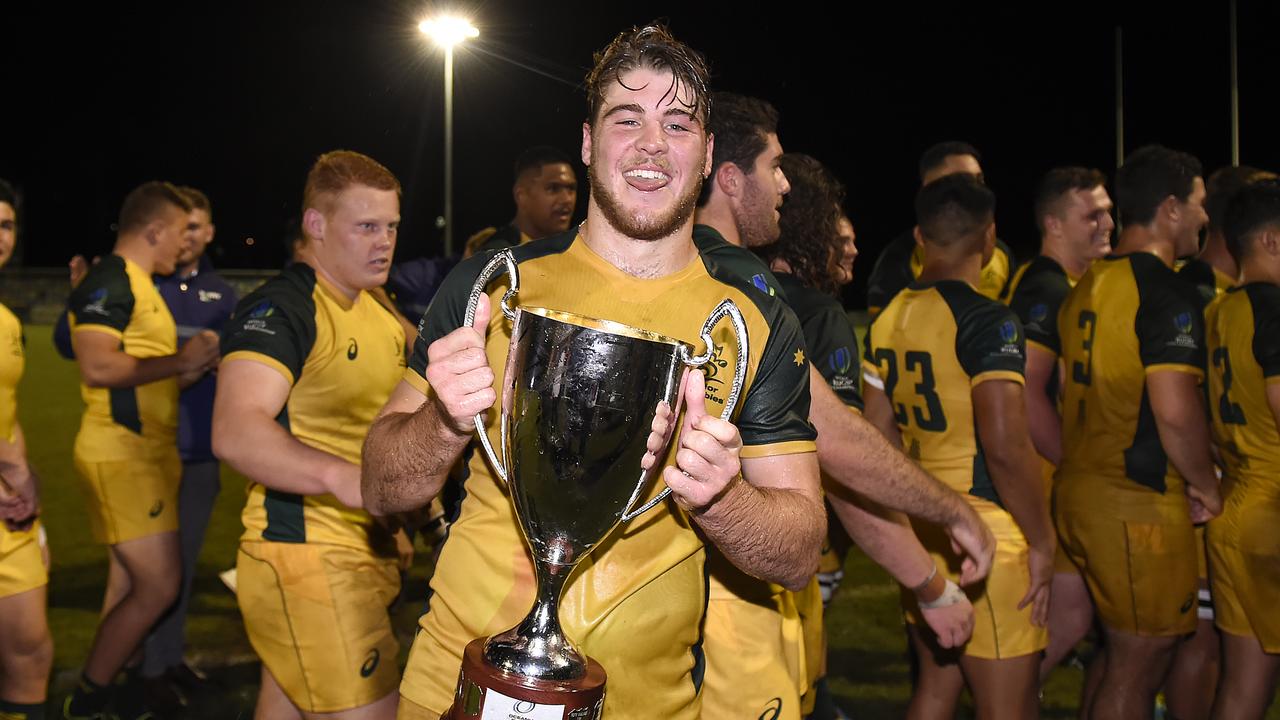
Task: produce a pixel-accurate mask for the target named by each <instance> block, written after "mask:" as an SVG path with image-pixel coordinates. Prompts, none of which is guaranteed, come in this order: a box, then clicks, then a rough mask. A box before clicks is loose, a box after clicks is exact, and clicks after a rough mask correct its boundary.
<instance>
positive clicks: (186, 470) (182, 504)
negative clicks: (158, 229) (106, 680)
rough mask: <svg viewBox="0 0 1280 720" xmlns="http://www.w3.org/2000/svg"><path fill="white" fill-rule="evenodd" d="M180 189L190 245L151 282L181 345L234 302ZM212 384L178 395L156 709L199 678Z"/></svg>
mask: <svg viewBox="0 0 1280 720" xmlns="http://www.w3.org/2000/svg"><path fill="white" fill-rule="evenodd" d="M181 190H182V192H183V193H184V194H185V195H186V196H187V200H188V201H189V202H190V203H191V206H192V210H191V214H190V216H189V217H188V219H187V228H186V234H187V247H186V249H185V250H184V251H183V252H182V254H181V255H179V256H178V268H177V271H175V272H174V273H173V274H172V275H169V276H167V277H157V278H156V279H155V280H156V287H157V288H158V289H159V290H160V295H161V297H163V298H164V302H165V304H166V305H168V306H169V312H171V313H172V314H173V319H174V321H175V322H176V323H177V325H178V344H179V345H181V344H182V343H185V342H186V341H187V339H188V338H191V337H192V336H194V335H195V334H197V333H199V332H200V331H201V330H205V329H209V330H213V331H214V332H217V333H221V332H222V327H223V325H225V324H226V322H227V320H228V319H229V318H230V317H231V313H232V311H233V310H235V307H236V301H237V300H238V298H237V296H236V291H235V289H234V288H232V287H231V286H230V285H228V284H227V282H226V281H225V280H223V279H222V278H220V277H218V275H217V273H215V272H214V270H213V264H212V263H211V262H210V261H209V259H208V258H207V257H205V254H204V252H205V249H206V248H208V247H209V243H211V242H212V241H213V235H214V226H213V219H212V208H211V206H210V205H209V198H207V197H205V195H204V193H202V192H200V191H199V190H196V189H195V188H190V187H183V188H181ZM216 382H217V381H216V378H215V377H214V375H213V373H208V374H206V375H205V376H204V377H203V378H201V379H200V380H198V381H196V382H195V383H194V384H192V385H191V386H189V387H188V388H187V389H185V390H183V391H182V394H181V395H180V396H179V398H178V453H179V455H180V456H181V457H182V487H181V490H180V491H179V495H178V535H179V537H180V538H181V541H182V585H181V593H180V594H179V596H178V601H177V602H176V603H175V604H174V606H173V608H172V609H170V611H169V613H168V614H166V615H165V616H164V617H162V618H161V619H160V622H159V623H157V624H156V626H155V628H154V629H153V630H152V632H151V636H150V637H149V638H147V643H146V650H145V655H144V660H143V665H142V674H143V677H144V678H145V679H146V685H147V696H148V701H149V702H150V703H151V705H152V707H153V708H156V709H163V708H164V706H166V705H167V706H168V707H169V708H173V707H174V706H175V705H186V704H187V702H188V701H189V700H190V696H191V695H192V694H193V693H194V692H195V691H196V690H198V689H199V687H200V685H201V684H202V682H203V680H204V677H203V676H202V675H201V674H200V673H199V671H197V670H193V669H192V668H191V667H190V666H188V665H187V664H186V662H185V661H184V660H183V657H182V656H183V650H184V649H185V646H186V622H187V606H188V604H189V602H190V600H191V585H192V580H193V579H194V578H195V572H196V560H197V558H198V557H199V556H200V546H201V545H202V544H203V543H204V533H205V529H206V528H207V527H208V525H209V516H210V514H212V512H213V505H214V502H215V500H216V499H217V497H218V491H219V489H220V487H221V482H220V480H219V477H218V474H219V464H218V460H217V458H215V457H214V456H213V451H212V450H211V449H210V441H209V435H210V432H211V422H212V419H213V394H214V389H215V387H216Z"/></svg>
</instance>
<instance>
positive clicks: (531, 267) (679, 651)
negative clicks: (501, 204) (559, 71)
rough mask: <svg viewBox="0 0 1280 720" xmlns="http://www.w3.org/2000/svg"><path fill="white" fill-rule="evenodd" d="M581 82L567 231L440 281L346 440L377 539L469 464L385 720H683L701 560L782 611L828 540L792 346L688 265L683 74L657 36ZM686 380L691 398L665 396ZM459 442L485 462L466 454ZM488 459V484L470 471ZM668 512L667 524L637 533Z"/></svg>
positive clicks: (689, 704) (785, 320)
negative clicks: (584, 206)
mask: <svg viewBox="0 0 1280 720" xmlns="http://www.w3.org/2000/svg"><path fill="white" fill-rule="evenodd" d="M597 58H598V60H597V63H596V67H595V68H594V69H593V71H592V72H591V74H590V75H589V76H588V78H587V87H588V92H589V109H590V114H589V118H588V121H587V122H586V123H584V126H583V143H582V158H583V161H584V162H585V163H586V164H587V165H588V169H589V175H590V181H591V196H590V202H589V206H588V213H587V220H586V222H585V223H584V224H583V225H582V226H581V227H580V228H579V229H578V231H577V232H571V233H567V234H565V235H561V236H557V237H553V238H548V239H546V240H543V241H540V242H538V243H531V244H529V245H525V246H521V247H519V248H513V249H510V250H507V251H504V252H503V253H501V254H498V255H494V254H492V253H484V254H481V255H478V256H476V257H475V258H472V259H470V260H468V261H465V262H464V263H463V264H462V265H460V266H459V267H458V268H457V269H456V270H455V271H454V272H453V273H452V274H451V276H450V277H449V279H447V280H446V282H445V285H444V287H443V288H442V289H441V293H440V295H439V296H438V297H437V299H436V301H435V302H434V303H433V306H432V308H431V309H430V311H429V312H428V314H427V316H426V317H425V318H424V319H423V322H422V323H421V325H420V334H421V337H420V339H419V341H418V343H417V345H416V348H415V351H414V356H413V358H412V359H411V361H410V368H409V370H408V371H407V372H406V374H405V379H404V381H402V382H401V383H400V385H399V386H398V387H397V388H396V389H395V391H394V392H393V393H392V395H391V398H390V400H389V401H388V403H387V405H386V407H385V408H384V409H383V413H382V416H381V417H380V418H379V419H378V420H377V421H376V422H375V423H374V425H373V426H372V427H371V429H370V432H369V436H368V439H367V440H366V446H365V452H364V458H365V464H364V467H363V477H362V481H363V484H362V487H363V491H364V501H365V504H366V506H367V507H369V508H370V509H371V510H372V511H373V512H375V513H392V512H399V511H403V510H409V509H413V508H417V507H421V506H422V505H424V504H426V503H427V502H428V501H429V500H430V499H431V498H432V497H434V496H435V495H436V494H437V493H438V492H439V490H440V487H441V485H442V484H443V482H444V479H445V476H446V474H447V472H448V470H449V468H450V467H451V466H452V465H453V464H454V463H455V462H456V461H457V460H458V459H459V458H463V457H464V452H466V453H468V455H467V456H466V457H465V462H466V463H467V470H468V477H467V479H466V480H465V482H464V485H463V491H464V500H463V502H462V504H461V507H460V510H459V515H458V517H457V519H456V521H455V522H454V523H453V525H452V527H451V529H450V533H449V538H448V540H447V541H446V542H445V544H444V547H443V550H442V552H441V557H440V560H439V563H438V565H437V569H436V572H435V575H434V577H433V579H432V583H431V585H432V597H431V601H430V606H429V609H428V612H427V613H426V614H425V615H424V616H423V618H422V620H421V629H420V631H419V633H418V635H417V637H416V639H415V642H414V646H413V650H412V652H411V654H410V658H409V665H408V668H407V669H406V673H405V680H404V682H403V683H402V685H401V695H402V699H401V704H400V711H399V717H401V718H432V720H434V719H435V718H438V717H440V716H441V714H442V713H445V712H448V713H449V715H448V716H449V717H480V716H481V715H480V713H481V712H482V711H483V712H484V717H490V716H495V717H496V716H499V715H497V714H492V715H491V713H501V715H500V716H501V717H529V718H543V717H547V718H566V717H572V718H589V717H598V716H599V713H600V712H601V711H603V712H604V713H606V714H607V715H608V716H609V717H611V718H625V717H632V716H639V714H640V713H641V712H643V714H644V715H645V716H646V717H650V716H663V717H672V718H695V717H697V716H698V714H699V696H698V688H699V684H700V682H701V667H702V660H701V653H700V648H699V640H700V631H699V625H700V622H701V620H702V615H703V612H704V610H705V607H706V598H705V591H706V590H705V576H704V561H705V548H704V543H705V542H710V543H712V544H714V545H715V546H716V547H717V548H718V549H719V550H720V551H721V553H723V554H724V555H725V557H727V558H728V559H729V560H730V561H731V562H733V563H735V564H736V565H738V566H739V567H740V568H742V569H743V570H744V571H746V572H748V573H750V574H751V575H753V576H756V577H759V578H761V579H764V580H767V581H770V582H775V583H778V584H780V585H783V586H786V587H789V588H793V589H796V588H800V587H803V586H804V584H805V583H807V582H808V580H809V578H810V577H811V576H812V574H813V572H814V570H815V568H816V565H817V558H818V552H819V549H820V546H821V542H822V537H823V535H824V533H825V530H826V523H825V513H824V512H823V509H822V504H821V500H820V496H819V491H818V468H817V461H816V457H815V454H814V437H815V434H814V431H813V429H812V427H811V426H810V425H809V423H808V421H807V419H806V418H807V414H808V405H809V394H808V372H809V368H808V361H807V358H806V357H805V352H804V346H803V340H802V335H801V332H800V328H799V325H798V323H797V321H796V319H795V316H794V315H793V314H792V313H791V312H790V311H789V310H787V309H786V308H785V307H784V306H783V305H782V304H781V303H780V302H779V301H777V299H776V298H770V297H767V296H765V295H763V294H762V293H759V292H754V291H752V289H751V286H750V285H749V281H747V280H740V279H739V278H738V275H736V274H733V273H732V272H731V271H730V270H728V269H726V268H724V267H722V266H721V265H720V264H718V263H716V262H712V261H709V260H707V259H706V258H704V257H702V256H701V255H700V254H699V252H698V250H697V248H696V247H695V245H694V243H693V239H692V229H693V207H694V202H695V200H696V198H697V195H698V191H699V188H700V186H701V183H702V181H703V179H704V178H705V177H706V174H707V173H708V172H709V171H710V167H711V149H712V147H711V143H712V140H711V138H710V137H709V136H708V134H707V131H706V120H707V115H708V111H709V108H708V94H707V89H706V87H707V85H706V82H707V70H706V65H705V63H704V62H703V60H702V58H701V57H700V56H698V55H697V54H696V53H695V52H693V51H692V50H690V49H689V48H688V47H686V46H684V45H683V44H681V43H679V42H678V41H676V40H675V39H674V38H672V37H671V36H670V35H669V34H668V33H667V31H666V30H665V29H663V28H659V27H646V28H642V29H636V30H631V31H628V32H625V33H623V34H621V35H620V36H619V37H618V38H616V39H615V40H614V42H613V43H612V44H611V45H610V46H609V47H608V48H606V49H605V50H604V51H603V52H602V53H601V54H599V55H598V56H597ZM504 268H505V269H506V271H507V275H506V277H505V278H498V279H496V280H493V281H492V282H489V280H490V278H491V277H492V275H493V274H494V273H495V272H496V271H498V270H501V269H504ZM726 301H728V302H726ZM510 303H515V304H516V305H517V306H518V309H517V310H514V311H513V310H512V307H511V305H510ZM497 304H500V307H501V310H502V312H501V313H497V312H493V313H491V312H490V308H491V307H493V306H494V305H497ZM464 308H465V310H464ZM495 309H496V308H495ZM722 315H728V316H729V317H730V319H732V322H731V323H730V322H719V323H717V322H715V321H716V320H717V319H718V318H720V316H722ZM504 316H506V318H514V319H515V328H514V329H512V328H511V324H510V323H508V322H507V319H506V318H504ZM709 316H710V317H709ZM531 318H532V319H531ZM594 318H600V319H599V320H597V319H594ZM530 327H533V328H536V329H538V330H540V332H529V331H528V329H529V328H530ZM583 338H586V341H585V342H584V340H583ZM654 347H669V348H675V349H674V350H672V351H671V356H672V357H673V358H677V359H678V360H677V361H676V362H675V364H674V366H673V365H671V363H667V364H662V363H659V362H657V361H656V360H655V362H653V363H652V365H653V367H652V368H650V367H639V368H637V367H635V366H636V365H638V364H639V363H638V361H637V358H647V357H650V356H653V357H657V358H659V359H662V358H663V354H662V352H658V351H654V350H652V348H654ZM694 354H698V355H697V356H696V357H691V356H692V355H694ZM597 361H599V362H597ZM597 365H599V366H600V367H601V368H603V371H602V373H603V374H601V375H599V376H591V377H590V378H589V379H588V378H587V376H589V375H591V373H593V372H595V371H596V370H597V367H596V366H597ZM659 365H661V367H658V366H659ZM684 365H692V366H701V368H702V372H689V373H687V375H686V377H685V378H684V379H683V380H681V377H680V373H681V369H682V367H683V366H684ZM664 372H665V375H664V374H663V373H664ZM610 373H614V375H613V377H615V378H616V382H612V383H611V382H608V378H609V377H610ZM655 378H656V379H657V380H658V382H654V379H655ZM664 380H665V381H666V382H665V384H664V382H662V381H664ZM650 387H652V388H656V389H654V390H652V391H649V392H646V389H647V388H650ZM497 388H502V390H503V392H502V393H501V396H502V401H501V402H500V403H499V402H498V398H499V393H498V392H497V391H496V389H497ZM664 402H665V403H667V404H665V405H664V404H663V403H664ZM682 405H685V406H687V411H686V412H685V413H684V414H683V416H681V415H680V412H681V406H682ZM735 409H736V414H730V413H731V412H732V411H733V410H735ZM673 410H674V412H673ZM486 412H487V413H488V416H487V418H485V417H484V415H483V413H486ZM582 413H588V414H590V419H588V420H586V421H583V419H582V417H580V414H582ZM722 413H724V414H730V417H731V418H732V419H733V422H732V423H731V422H729V421H726V420H724V419H721V418H720V417H719V416H720V415H721V414H722ZM476 418H480V422H481V428H480V429H481V430H482V431H483V434H482V435H481V438H482V440H483V441H485V443H482V444H485V450H486V453H480V452H474V446H472V439H473V437H474V434H475V431H476ZM601 418H605V419H606V420H605V421H603V422H602V421H601ZM530 425H536V426H537V427H536V428H535V429H534V430H528V428H529V427H530ZM677 428H678V429H679V432H678V434H676V435H675V438H674V439H673V440H672V439H671V435H672V434H673V432H674V431H675V430H676V429H677ZM668 441H670V442H669V444H668ZM486 443H487V444H486ZM489 445H493V446H498V447H500V448H501V453H502V459H501V460H499V459H497V458H492V455H491V454H490V458H491V459H488V460H487V459H486V454H488V451H489ZM469 448H472V449H471V450H469ZM616 448H622V450H621V451H617V452H616V453H615V449H616ZM611 454H617V455H618V456H619V460H618V461H617V462H614V461H608V462H603V461H601V462H597V461H598V460H599V459H600V458H601V457H603V456H610V455H611ZM606 465H607V467H605V466H606ZM530 467H532V468H533V469H530ZM550 469H555V470H558V473H555V472H548V470H550ZM598 470H608V471H609V472H596V471H598ZM659 471H660V472H661V475H662V480H661V481H658V479H657V475H658V473H659ZM495 476H496V477H495ZM579 476H580V477H579ZM637 476H639V478H640V480H639V484H638V485H637V480H636V477H637ZM504 479H505V483H504V481H503V480H504ZM570 479H571V480H573V481H572V482H569V481H568V480H570ZM664 484H665V489H664V488H663V486H664ZM601 487H604V488H605V489H604V490H601V489H600V488H601ZM613 487H620V488H622V490H621V492H615V491H614V490H612V489H611V488H613ZM659 490H663V493H662V494H660V493H659ZM667 491H669V492H670V493H671V494H672V495H673V500H674V501H675V502H674V504H670V503H668V504H660V505H658V507H657V508H656V509H654V510H652V511H649V512H647V513H645V514H643V516H641V513H643V512H644V511H645V510H646V509H647V508H649V507H651V506H652V502H653V501H655V500H658V499H660V498H661V497H663V495H664V494H665V492H667ZM508 493H509V494H510V495H511V496H512V497H511V498H508V497H507V495H508ZM610 493H611V494H612V495H613V496H614V497H613V498H611V499H612V500H613V504H612V505H608V504H607V503H606V502H605V501H604V500H603V499H602V498H604V497H605V495H607V494H610ZM619 497H620V498H621V501H620V502H619V501H617V498H619ZM584 499H585V500H584ZM513 500H514V502H515V506H516V507H513ZM646 500H648V501H650V502H649V503H647V504H644V506H643V507H640V508H639V509H635V508H636V507H637V506H639V505H641V504H642V503H643V501H646ZM623 506H625V508H626V510H624V508H623ZM631 518H637V519H636V520H634V521H632V522H629V523H628V524H626V525H625V526H624V527H623V528H621V529H618V530H617V531H616V532H610V531H611V530H613V528H614V527H615V526H616V525H617V524H618V522H619V521H621V520H630V519H631ZM588 525H589V526H592V527H593V528H594V530H593V531H592V532H590V533H589V532H588V531H586V530H583V529H582V528H583V527H585V526H588ZM522 531H523V534H524V536H525V537H524V538H522V537H521V533H522ZM526 539H527V540H528V543H529V545H530V546H532V548H533V551H534V552H533V555H534V558H532V561H531V558H530V553H529V549H528V546H527V545H526V542H525V540H526ZM597 543H598V544H599V547H595V546H596V545H597ZM592 548H594V550H592ZM587 552H590V555H589V556H586V553H587ZM584 556H585V559H584ZM575 568H576V569H575ZM535 575H536V576H537V581H536V582H535ZM535 594H536V595H537V596H538V604H537V605H536V606H535V609H534V612H533V613H530V614H529V615H528V617H526V619H525V621H524V622H522V623H520V625H519V626H518V627H516V628H513V629H511V630H508V628H510V627H511V625H512V624H513V623H516V622H517V621H519V620H520V618H521V617H522V616H523V615H524V613H525V612H526V611H527V610H528V608H529V607H530V605H531V604H533V601H534V599H535ZM561 596H562V600H560V598H561ZM557 600H560V602H561V606H560V607H561V608H562V611H559V610H557V608H556V601H557ZM540 608H541V609H540ZM560 622H563V625H564V628H565V632H564V634H563V635H561V634H560V632H559V624H560ZM503 631H506V632H503ZM499 633H501V634H499ZM495 635H496V637H494V636H495ZM480 636H490V638H489V640H488V641H487V642H485V643H478V642H473V640H475V639H476V638H478V637H480ZM565 636H567V637H568V641H566V640H565ZM573 643H580V647H581V650H582V652H581V653H580V654H579V653H578V652H577V650H576V648H574V647H572V644H573ZM481 645H483V650H481ZM565 646H568V647H565ZM464 648H465V649H466V653H465V660H464ZM583 656H590V658H592V659H590V660H586V659H584V658H583ZM460 665H461V666H462V681H461V683H456V682H455V680H456V679H457V678H458V677H459V673H458V668H459V666H460ZM600 667H603V668H604V669H605V670H604V672H603V673H601V672H600V670H599V669H600ZM605 674H607V675H608V694H607V695H604V696H602V695H601V693H602V690H603V687H602V683H603V677H604V675H605ZM455 691H456V692H455ZM578 696H582V697H585V698H587V700H585V701H581V700H578V699H575V698H577V697H578ZM592 698H594V700H592ZM450 703H454V705H453V706H452V709H451V708H450ZM500 703H507V704H506V705H502V706H501V707H499V705H500Z"/></svg>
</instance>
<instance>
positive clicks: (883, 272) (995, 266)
mask: <svg viewBox="0 0 1280 720" xmlns="http://www.w3.org/2000/svg"><path fill="white" fill-rule="evenodd" d="M923 267H924V250H923V249H921V247H920V245H919V243H917V242H916V238H915V235H914V234H913V231H912V230H908V231H906V232H904V233H902V234H901V235H899V236H898V237H896V238H894V239H893V241H892V242H890V243H889V245H888V246H886V247H885V249H884V250H882V251H880V255H879V257H877V258H876V263H875V265H873V266H872V267H871V277H870V278H869V279H868V280H867V312H868V314H869V315H870V316H871V319H872V320H874V319H875V318H876V316H877V315H879V314H880V311H881V310H883V309H884V308H885V307H886V306H887V305H888V304H889V301H890V300H892V299H893V298H894V296H896V295H897V294H898V293H899V292H901V291H902V289H903V288H905V287H907V286H908V285H910V284H911V283H912V281H914V280H915V279H916V278H918V277H920V270H921V269H922V268H923ZM1014 267H1015V261H1014V256H1013V251H1012V250H1010V249H1009V246H1008V245H1005V244H1004V242H1002V241H1001V240H998V239H997V240H996V249H995V252H994V253H992V255H991V260H990V261H988V262H987V264H986V265H985V266H983V268H982V276H981V278H980V279H979V280H978V292H980V293H982V295H983V296H984V297H989V298H991V299H992V300H996V299H999V298H1001V297H1004V295H1005V290H1006V288H1008V286H1009V280H1010V279H1011V278H1012V276H1013V269H1014Z"/></svg>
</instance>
